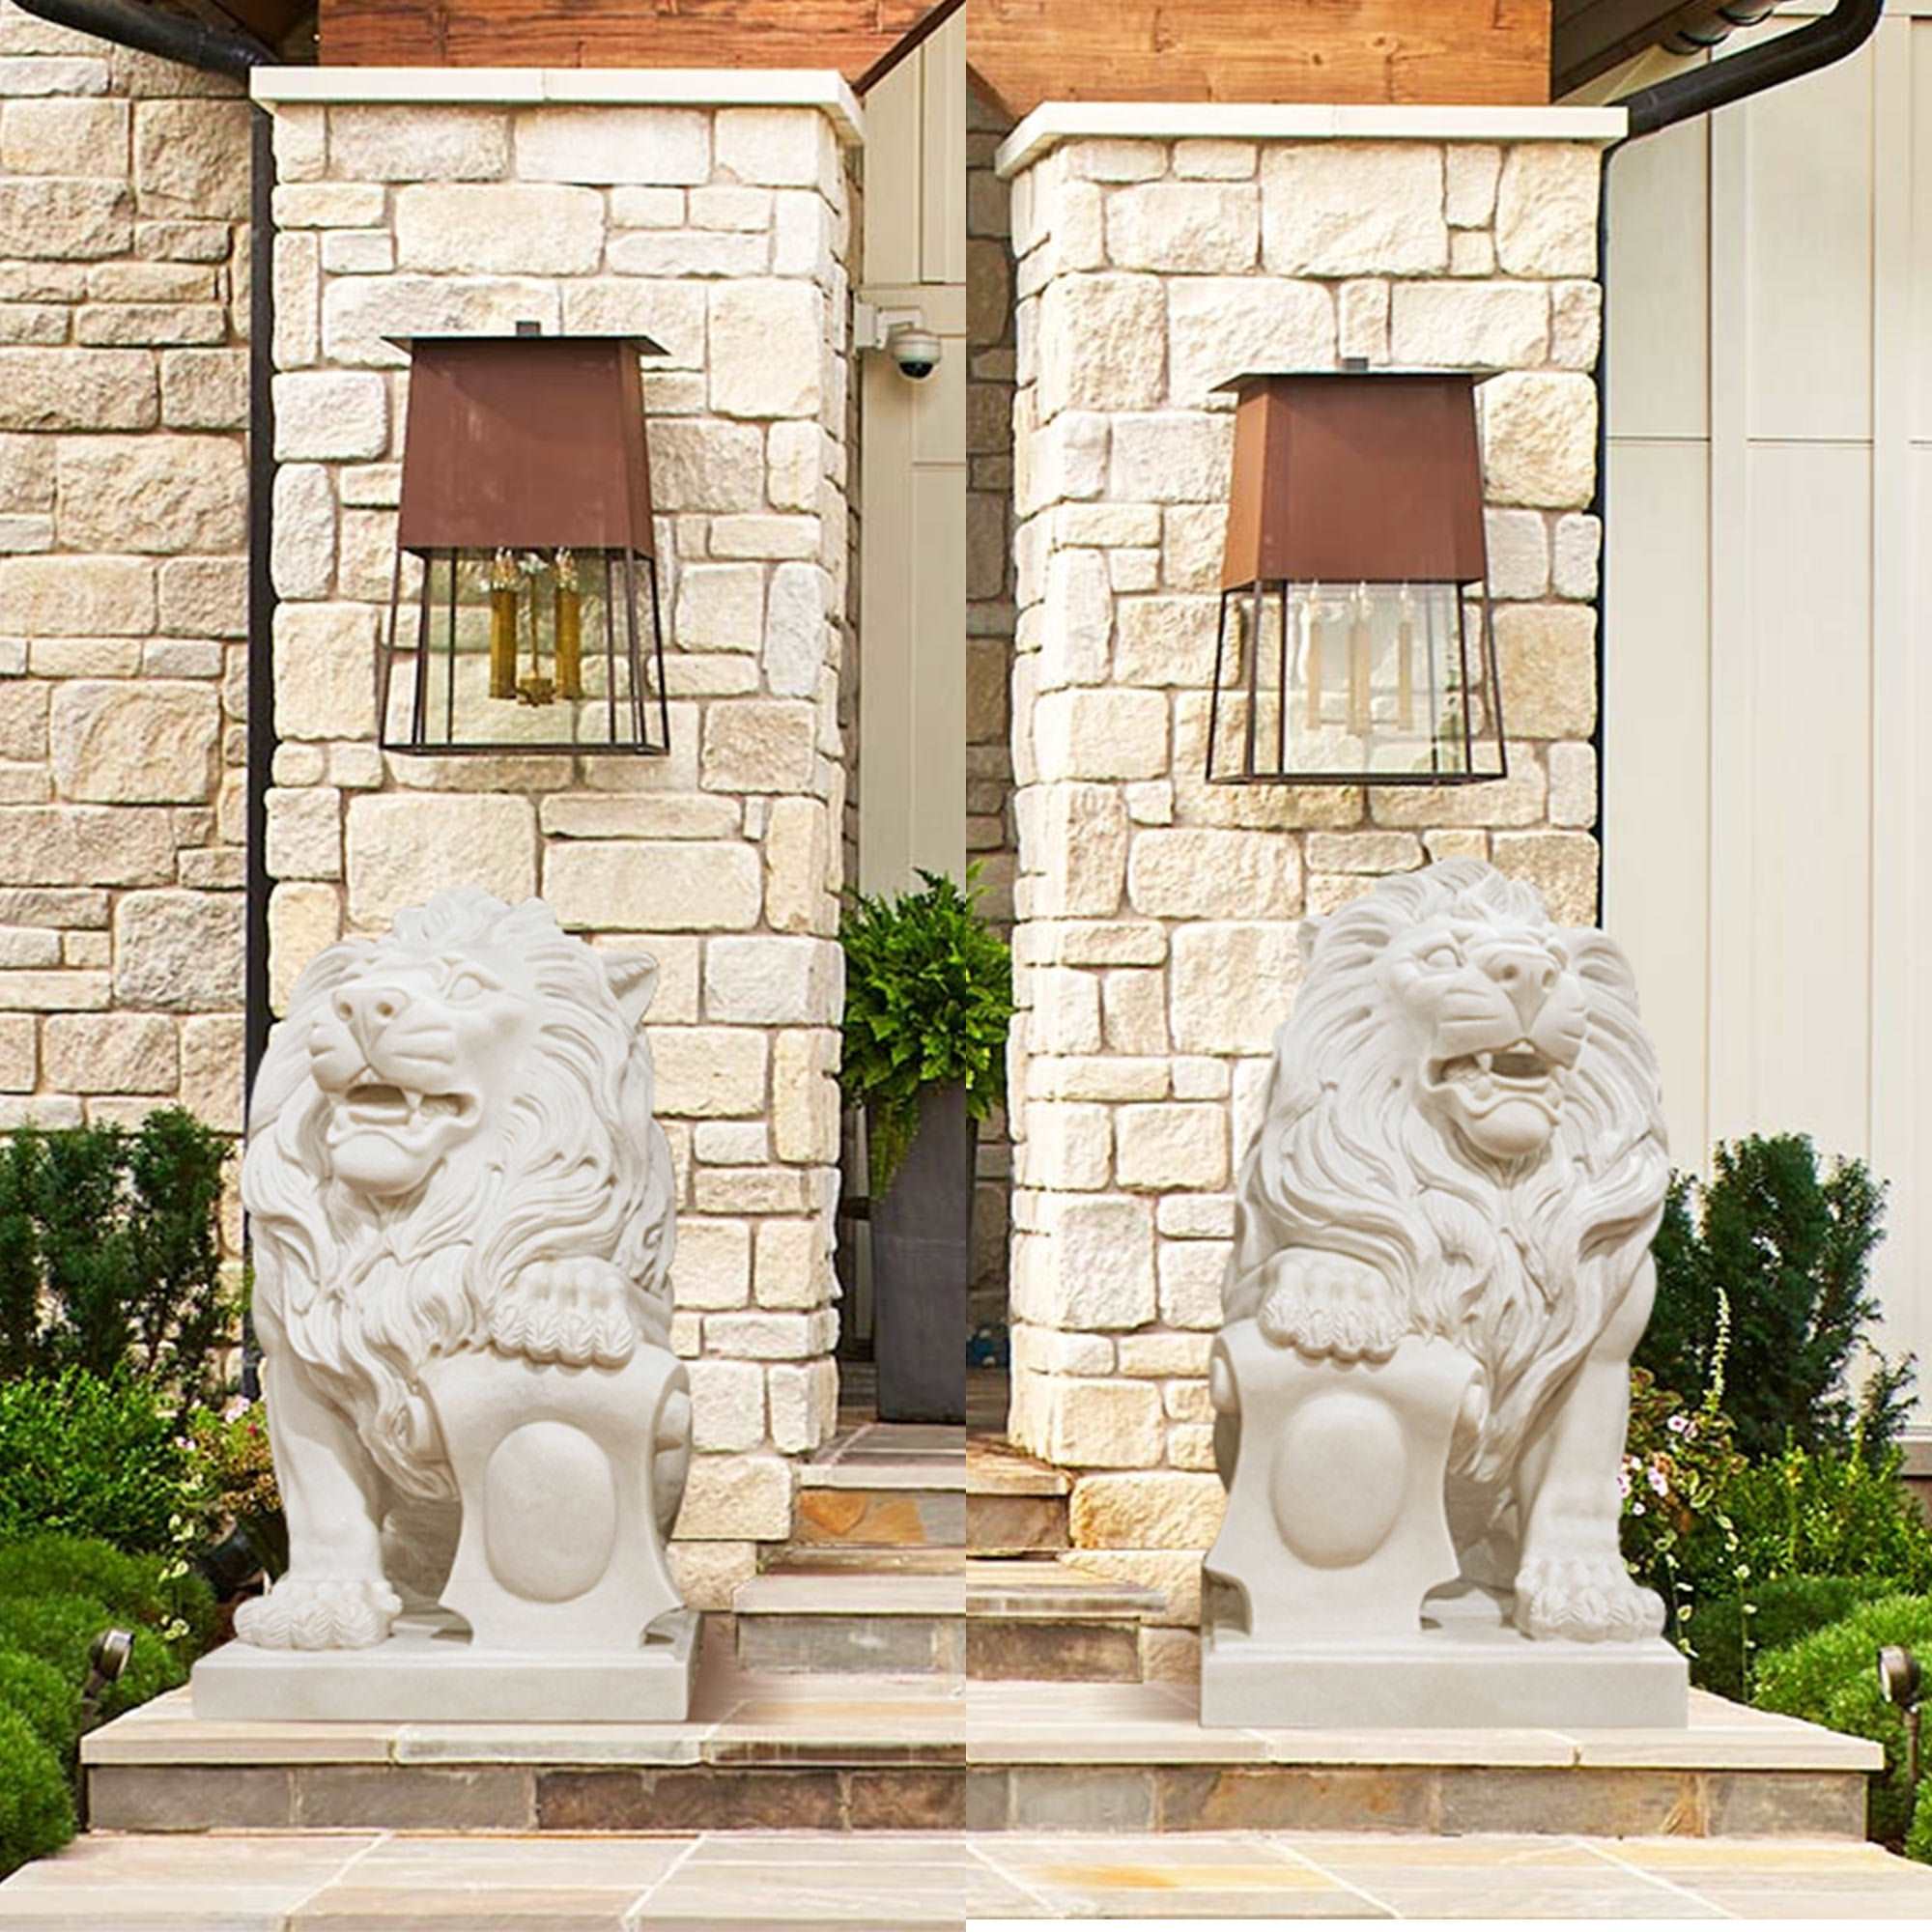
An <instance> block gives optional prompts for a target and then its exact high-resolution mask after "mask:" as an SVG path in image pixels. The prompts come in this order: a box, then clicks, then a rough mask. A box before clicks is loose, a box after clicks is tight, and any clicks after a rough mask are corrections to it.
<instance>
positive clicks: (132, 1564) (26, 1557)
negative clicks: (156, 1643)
mask: <svg viewBox="0 0 1932 1932" xmlns="http://www.w3.org/2000/svg"><path fill="white" fill-rule="evenodd" d="M55 1596H71V1597H93V1598H96V1599H98V1600H99V1602H100V1603H103V1604H105V1605H107V1607H108V1608H109V1609H110V1610H112V1611H113V1612H114V1613H115V1614H116V1615H117V1616H120V1617H123V1618H126V1619H128V1620H129V1621H132V1622H136V1623H140V1624H145V1625H146V1626H147V1627H148V1628H149V1629H150V1630H152V1631H154V1632H155V1634H156V1635H157V1636H159V1637H161V1638H163V1639H164V1640H165V1641H166V1642H168V1643H169V1645H170V1646H171V1647H172V1648H174V1649H175V1650H176V1651H177V1652H179V1653H180V1654H181V1655H183V1656H185V1657H188V1658H192V1657H195V1656H198V1655H199V1654H200V1652H201V1651H202V1649H203V1648H204V1647H205V1646H206V1644H207V1642H208V1640H209V1638H210V1637H211V1636H212V1635H213V1634H214V1628H215V1624H216V1622H217V1618H218V1613H217V1610H216V1606H215V1602H214V1592H213V1590H211V1589H210V1588H209V1586H208V1584H207V1583H206V1582H205V1581H204V1580H203V1579H202V1578H201V1577H198V1576H197V1575H196V1574H195V1573H194V1572H193V1571H191V1570H189V1569H188V1568H187V1567H186V1565H185V1564H184V1563H182V1562H181V1561H180V1560H179V1559H178V1558H174V1557H169V1556H161V1555H130V1554H128V1552H127V1551H126V1550H121V1549H116V1548H113V1547H112V1546H111V1545H109V1544H105V1543H101V1542H99V1541H98V1540H96V1539H94V1538H90V1537H79V1536H36V1537H31V1538H29V1539H28V1540H27V1541H26V1542H24V1543H16V1544H13V1545H10V1546H8V1547H5V1548H0V1599H5V1598H9V1597H55Z"/></svg>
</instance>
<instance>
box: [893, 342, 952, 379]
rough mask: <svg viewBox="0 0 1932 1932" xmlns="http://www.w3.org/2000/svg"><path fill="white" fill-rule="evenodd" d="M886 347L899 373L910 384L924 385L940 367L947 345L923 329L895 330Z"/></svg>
mask: <svg viewBox="0 0 1932 1932" xmlns="http://www.w3.org/2000/svg"><path fill="white" fill-rule="evenodd" d="M886 347H887V348H888V349H890V350H891V351H892V353H893V361H894V362H895V365H896V366H897V368H898V372H899V374H900V375H901V376H903V377H904V378H905V379H906V380H907V381H908V382H910V383H923V382H924V381H925V379H926V378H927V377H928V376H930V375H931V374H932V372H933V371H934V370H935V369H937V368H938V367H939V358H940V357H941V356H942V355H945V353H946V345H945V344H944V343H943V342H941V341H940V339H939V337H938V336H936V335H930V334H928V333H927V332H926V331H925V330H924V329H923V328H895V329H894V330H893V332H892V335H891V337H890V338H889V340H888V341H887V344H886Z"/></svg>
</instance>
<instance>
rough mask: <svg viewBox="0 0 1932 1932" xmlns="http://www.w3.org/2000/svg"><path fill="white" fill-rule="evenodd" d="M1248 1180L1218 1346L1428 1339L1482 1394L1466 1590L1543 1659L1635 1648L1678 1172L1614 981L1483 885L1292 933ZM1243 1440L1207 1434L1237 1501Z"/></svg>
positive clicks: (1608, 949) (1628, 1003)
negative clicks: (1632, 1478) (1622, 1482)
mask: <svg viewBox="0 0 1932 1932" xmlns="http://www.w3.org/2000/svg"><path fill="white" fill-rule="evenodd" d="M1302 953H1303V977H1302V982H1301V986H1300V990H1299V993H1298V995H1297V997H1296V1001H1295V1006H1294V1010H1293V1016H1292V1017H1291V1018H1290V1019H1289V1021H1288V1022H1287V1023H1286V1024H1285V1025H1284V1026H1283V1027H1282V1028H1281V1030H1280V1032H1279V1033H1278V1034H1277V1035H1276V1037H1275V1044H1274V1063H1273V1068H1272V1072H1271V1077H1270V1081H1269V1085H1268V1089H1267V1097H1266V1105H1265V1111H1264V1117H1263V1121H1262V1124H1261V1127H1260V1130H1259V1132H1258V1134H1257V1136H1256V1139H1255V1142H1254V1144H1253V1147H1252V1149H1251V1151H1249V1153H1248V1155H1247V1157H1246V1159H1245V1161H1244V1163H1243V1165H1242V1168H1241V1173H1240V1179H1239V1192H1238V1205H1237V1213H1236V1245H1235V1252H1234V1254H1233V1256H1232V1258H1231V1261H1230V1264H1229V1269H1228V1274H1227V1278H1226V1281H1225V1284H1224V1288H1223V1306H1224V1311H1225V1315H1226V1320H1227V1321H1228V1322H1229V1323H1230V1324H1233V1323H1236V1322H1241V1321H1254V1322H1255V1323H1256V1324H1257V1326H1258V1328H1259V1330H1260V1332H1261V1334H1262V1335H1263V1336H1264V1338H1265V1339H1266V1341H1267V1342H1268V1343H1270V1344H1272V1345H1274V1346H1275V1347H1276V1348H1278V1349H1282V1350H1288V1349H1293V1350H1297V1351H1299V1354H1300V1356H1301V1357H1302V1358H1303V1359H1305V1360H1308V1361H1318V1362H1319V1361H1324V1360H1325V1361H1330V1362H1333V1363H1336V1364H1344V1365H1346V1364H1358V1363H1381V1362H1386V1361H1387V1360H1388V1359H1389V1358H1390V1357H1391V1356H1392V1355H1393V1354H1394V1352H1395V1351H1396V1350H1397V1349H1398V1347H1399V1346H1400V1345H1401V1344H1403V1342H1404V1341H1405V1339H1406V1338H1407V1337H1410V1336H1417V1337H1423V1338H1440V1339H1441V1340H1445V1341H1447V1342H1449V1343H1452V1344H1454V1345H1455V1346H1456V1348H1457V1349H1460V1350H1463V1351H1464V1352H1465V1353H1466V1354H1467V1355H1468V1356H1470V1357H1473V1359H1474V1363H1475V1370H1474V1374H1473V1378H1472V1379H1471V1381H1470V1384H1469V1388H1468V1393H1467V1397H1466V1400H1464V1401H1463V1405H1462V1408H1461V1411H1460V1414H1459V1415H1458V1418H1457V1423H1456V1428H1455V1434H1454V1435H1453V1438H1452V1439H1451V1444H1450V1448H1449V1460H1448V1473H1447V1483H1446V1494H1445V1499H1444V1500H1445V1508H1446V1516H1447V1527H1448V1533H1449V1538H1450V1540H1451V1541H1452V1542H1453V1544H1454V1546H1455V1550H1456V1555H1457V1559H1458V1563H1459V1567H1460V1569H1461V1572H1462V1578H1463V1588H1464V1590H1465V1591H1466V1592H1468V1593H1470V1594H1473V1593H1474V1592H1476V1591H1477V1590H1481V1591H1483V1592H1486V1593H1488V1594H1489V1595H1490V1597H1491V1599H1492V1602H1494V1603H1496V1604H1497V1605H1500V1606H1502V1613H1504V1614H1507V1615H1510V1616H1512V1617H1513V1619H1514V1621H1515V1624H1516V1626H1517V1628H1518V1629H1519V1630H1520V1631H1522V1632H1523V1633H1524V1634H1527V1635H1529V1636H1532V1637H1569V1638H1580V1639H1584V1640H1590V1641H1597V1640H1604V1639H1617V1640H1627V1639H1636V1638H1639V1637H1644V1636H1649V1635H1653V1634H1656V1633H1658V1632H1659V1631H1661V1629H1662V1621H1663V1606H1662V1602H1661V1601H1660V1599H1659V1598H1658V1597H1657V1596H1656V1595H1655V1594H1654V1593H1653V1592H1651V1591H1648V1590H1644V1589H1640V1588H1639V1587H1638V1586H1637V1585H1636V1584H1635V1583H1634V1582H1633V1580H1632V1579H1631V1577H1630V1575H1629V1573H1628V1572H1627V1571H1626V1569H1625V1567H1624V1563H1623V1560H1622V1558H1621V1556H1620V1555H1619V1553H1618V1548H1617V1525H1618V1519H1619V1515H1620V1507H1621V1506H1620V1496H1619V1489H1618V1473H1619V1465H1620V1458H1621V1454H1622V1449H1623V1442H1624V1435H1625V1430H1626V1426H1627V1423H1628V1420H1629V1401H1630V1392H1629V1391H1630V1376H1629V1371H1630V1359H1631V1353H1632V1351H1633V1350H1634V1348H1635V1346H1636V1344H1637V1342H1638V1341H1639V1339H1640V1338H1641V1337H1642V1334H1643V1330H1644V1326H1645V1324H1646V1322H1647V1321H1649V1319H1650V1309H1651V1302H1652V1298H1653V1296H1654V1294H1655V1291H1656V1278H1655V1273H1654V1269H1653V1266H1652V1263H1651V1259H1650V1243H1651V1237H1652V1236H1653V1235H1654V1234H1655V1233H1656V1231H1657V1227H1658V1223H1659V1220H1660V1218H1661V1216H1662V1204H1663V1197H1664V1189H1665V1184H1666V1181H1667V1179H1668V1173H1669V1163H1668V1159H1667V1155H1666V1151H1665V1144H1664V1130H1663V1119H1662V1094H1661V1089H1660V1083H1659V1076H1658V1064H1657V1056H1656V1053H1655V1050H1654V1049H1653V1047H1652V1045H1651V1043H1650V1041H1649V1039H1648V1038H1647V1037H1646V1036H1645V1034H1644V1032H1643V1030H1642V1028H1641V1026H1640V1025H1639V1024H1638V1019H1637V1004H1636V990H1635V986H1634V980H1633V978H1632V975H1631V971H1630V967H1629V964H1628V962H1627V961H1626V960H1625V958H1624V956H1623V954H1622V952H1620V951H1619V950H1618V949H1617V947H1616V946H1615V945H1613V944H1612V943H1611V942H1610V941H1609V940H1608V939H1607V938H1605V936H1604V934H1603V933H1601V932H1598V931H1595V930H1588V929H1574V928H1573V929H1565V928H1561V927H1558V926H1556V925H1555V924H1553V923H1551V921H1550V919H1549V917H1548V913H1547V912H1546V911H1545V910H1544V906H1543V902H1542V900H1541V899H1540V897H1539V896H1538V895H1537V893H1536V892H1535V890H1534V889H1533V888H1532V887H1530V886H1528V885H1525V884H1522V883H1520V882H1519V881H1515V880H1511V879H1507V878H1505V877H1504V876H1503V875H1502V874H1501V873H1499V872H1497V871H1495V870H1493V869H1492V867H1489V866H1486V865H1483V864H1481V863H1479V862H1476V861H1472V860H1453V861H1449V862H1446V863H1443V864H1439V865H1434V866H1430V867H1426V868H1424V869H1423V870H1420V871H1416V872H1411V873H1406V874H1401V875H1398V876H1395V877H1391V878H1387V879H1384V880H1382V881H1381V882H1380V883H1379V884H1378V885H1377V887H1376V888H1375V890H1374V891H1372V892H1371V893H1370V894H1368V895H1367V896H1366V897H1364V898H1361V899H1359V900H1357V901H1355V902H1353V903H1352V904H1350V905H1348V906H1345V907H1344V908H1342V909H1341V910H1340V911H1338V912H1336V913H1334V914H1332V915H1330V916H1329V917H1328V918H1326V919H1323V920H1310V921H1308V922H1306V923H1305V924H1304V926H1303V928H1302ZM1238 1434H1239V1417H1238V1415H1236V1414H1230V1415H1225V1416H1224V1417H1223V1418H1222V1419H1221V1423H1220V1434H1219V1438H1218V1440H1217V1454H1218V1458H1219V1460H1220V1462H1221V1463H1222V1470H1223V1475H1224V1477H1231V1476H1232V1471H1233V1464H1234V1460H1235V1457H1236V1452H1237V1449H1238Z"/></svg>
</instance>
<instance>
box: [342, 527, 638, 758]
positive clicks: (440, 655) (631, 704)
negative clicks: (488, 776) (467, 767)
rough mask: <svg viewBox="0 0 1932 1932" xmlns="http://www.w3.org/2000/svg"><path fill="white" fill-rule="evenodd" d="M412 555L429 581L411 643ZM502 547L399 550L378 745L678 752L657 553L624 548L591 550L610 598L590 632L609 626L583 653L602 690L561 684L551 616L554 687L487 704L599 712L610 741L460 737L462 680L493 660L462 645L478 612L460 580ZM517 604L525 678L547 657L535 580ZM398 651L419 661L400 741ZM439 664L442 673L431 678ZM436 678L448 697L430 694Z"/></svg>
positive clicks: (486, 568)
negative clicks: (644, 594)
mask: <svg viewBox="0 0 1932 1932" xmlns="http://www.w3.org/2000/svg"><path fill="white" fill-rule="evenodd" d="M405 554H410V555H413V556H417V557H419V558H420V559H421V562H422V582H421V584H420V586H419V589H418V593H417V595H416V597H415V599H414V600H413V601H414V605H415V611H416V623H415V632H416V641H415V642H414V643H413V644H410V643H404V642H401V641H399V639H398V632H399V630H400V627H401V618H402V610H403V605H404V602H405V600H404V597H403V594H402V574H403V557H404V555H405ZM498 554H499V553H497V552H495V551H488V550H482V549H475V548H469V547H456V546H451V547H449V548H440V549H432V550H425V551H412V552H408V553H405V552H404V551H402V550H400V549H399V550H398V551H397V553H396V566H395V577H394V582H392V584H391V587H390V594H389V622H388V627H387V629H386V631H385V633H384V639H383V644H382V648H381V649H380V650H379V652H378V653H377V671H376V718H377V728H378V732H379V742H380V743H381V746H382V749H383V750H384V751H385V752H401V753H408V754H410V755H412V756H417V757H441V756H449V757H522V756H546V755H563V754H567V753H584V754H595V755H597V756H600V757H601V756H604V755H607V754H609V755H611V756H617V757H624V756H630V757H645V758H661V757H664V756H666V755H668V753H669V751H670V700H669V696H668V691H667V689H666V684H665V650H664V617H663V603H662V600H661V595H660V591H659V585H658V564H657V558H656V557H655V556H651V555H639V554H638V553H637V552H635V551H632V550H628V549H624V548H611V549H607V550H599V551H593V552H591V553H589V556H590V557H592V558H595V559H597V560H598V562H599V563H600V564H601V566H602V567H601V570H600V571H599V572H598V573H597V575H598V579H599V585H600V588H601V591H602V595H601V596H599V597H598V598H596V599H595V600H594V606H595V607H601V611H602V623H601V624H593V625H592V627H591V628H592V631H593V633H595V632H597V631H601V632H602V637H603V643H602V647H601V649H589V648H586V649H584V651H583V653H582V659H581V663H582V667H583V668H586V669H594V670H597V671H599V672H600V673H601V675H600V676H599V677H598V678H597V679H596V682H597V683H600V684H601V685H602V689H601V691H600V690H592V689H590V688H588V685H589V681H588V680H585V681H584V683H583V684H582V685H580V688H579V689H578V690H576V691H574V692H573V691H570V690H568V689H565V688H564V686H565V683H566V680H565V679H564V677H563V676H562V675H561V669H562V667H561V664H560V661H559V654H558V651H557V648H556V644H557V639H556V626H555V622H554V618H553V631H552V639H551V642H552V649H551V665H552V668H553V672H554V675H553V677H552V678H551V680H550V682H551V684H552V686H553V690H552V692H551V694H550V695H549V696H541V697H539V696H534V695H526V693H525V692H524V691H518V692H516V693H515V694H514V696H513V694H511V693H509V692H500V691H499V692H496V693H494V694H493V695H492V696H491V697H490V700H489V701H490V702H492V703H509V702H512V701H514V702H515V703H516V704H517V705H518V707H519V709H520V710H521V709H526V708H537V709H549V708H550V707H552V706H555V705H562V706H568V707H570V710H571V716H572V717H573V719H575V720H577V721H580V722H581V721H582V720H584V719H586V718H598V717H601V718H602V720H603V722H604V724H605V727H606V729H607V730H608V731H609V733H610V735H609V737H608V738H607V737H596V736H579V735H577V734H575V733H573V734H572V735H571V736H569V737H562V738H518V737H501V738H469V737H459V736H458V735H457V711H458V687H459V685H460V684H461V683H462V682H463V681H464V674H465V671H466V669H467V668H471V667H473V668H474V669H475V671H478V672H480V671H482V670H483V669H484V668H486V667H487V666H488V664H489V658H488V654H487V652H486V651H484V650H482V649H478V648H476V647H474V646H468V647H466V645H465V643H464V640H463V638H462V631H463V628H464V627H463V622H462V619H463V615H464V613H465V612H466V611H477V610H479V609H480V607H479V606H477V605H476V604H474V603H466V601H465V600H464V599H463V597H462V596H461V594H460V579H461V576H462V574H463V572H464V571H466V570H469V571H472V572H474V573H476V574H477V575H479V576H481V577H483V578H485V579H486V580H487V577H488V575H489V573H490V572H491V571H492V570H493V569H494V568H495V567H496V563H497V556H498ZM570 555H571V557H572V559H573V560H574V561H575V562H576V563H577V564H578V565H579V566H580V567H582V564H583V563H584V562H585V561H586V560H587V559H586V557H585V554H584V553H583V552H581V551H573V552H571V553H570ZM439 574H440V578H441V594H440V595H438V594H437V582H438V577H439ZM640 579H641V580H642V587H643V588H645V589H647V591H648V596H649V604H648V623H649V641H648V642H646V641H645V640H644V636H643V630H642V625H641V623H640V611H639V604H640V594H639V593H640V584H639V580H640ZM576 594H577V595H578V596H579V597H580V598H581V597H582V595H583V593H582V590H579V591H578V592H577V593H576ZM620 604H621V606H622V610H623V616H622V620H621V622H620V620H619V617H618V607H619V605H620ZM516 609H517V615H516V619H515V623H516V632H515V636H516V639H517V644H516V651H515V658H516V662H517V663H519V664H521V663H522V662H523V660H524V657H525V655H526V650H525V639H529V651H528V655H529V657H530V659H531V661H532V663H531V671H530V672H526V673H525V679H528V678H529V677H531V676H532V675H536V674H537V673H536V668H535V667H536V661H537V660H538V658H539V656H540V652H539V649H538V647H537V639H536V637H535V633H536V628H537V625H538V622H539V612H538V597H537V593H536V589H535V586H534V584H532V585H531V586H530V587H529V589H528V590H527V592H525V593H520V594H519V598H518V603H517V607H516ZM554 609H555V604H554V603H553V611H554ZM580 613H581V607H580ZM526 618H527V622H526ZM432 640H433V641H432ZM399 658H408V659H411V660H412V666H413V671H414V684H413V688H412V691H411V693H410V697H409V704H408V734H407V736H404V737H398V736H396V735H394V730H393V718H394V712H393V710H392V705H393V702H394V700H393V692H394V684H395V671H396V664H397V660H398V659H399ZM439 666H440V677H437V676H434V675H432V672H433V670H434V669H435V668H436V667H439ZM620 673H621V674H620ZM478 681H480V680H478ZM521 681H523V680H520V682H521ZM439 685H440V696H438V695H437V694H436V692H435V689H434V688H435V687H437V686H439ZM472 702H473V699H472ZM439 712H440V714H441V720H442V729H441V732H440V735H438V734H437V733H436V731H435V728H434V721H435V717H436V714H438V713H439ZM626 733H628V735H626Z"/></svg>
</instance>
